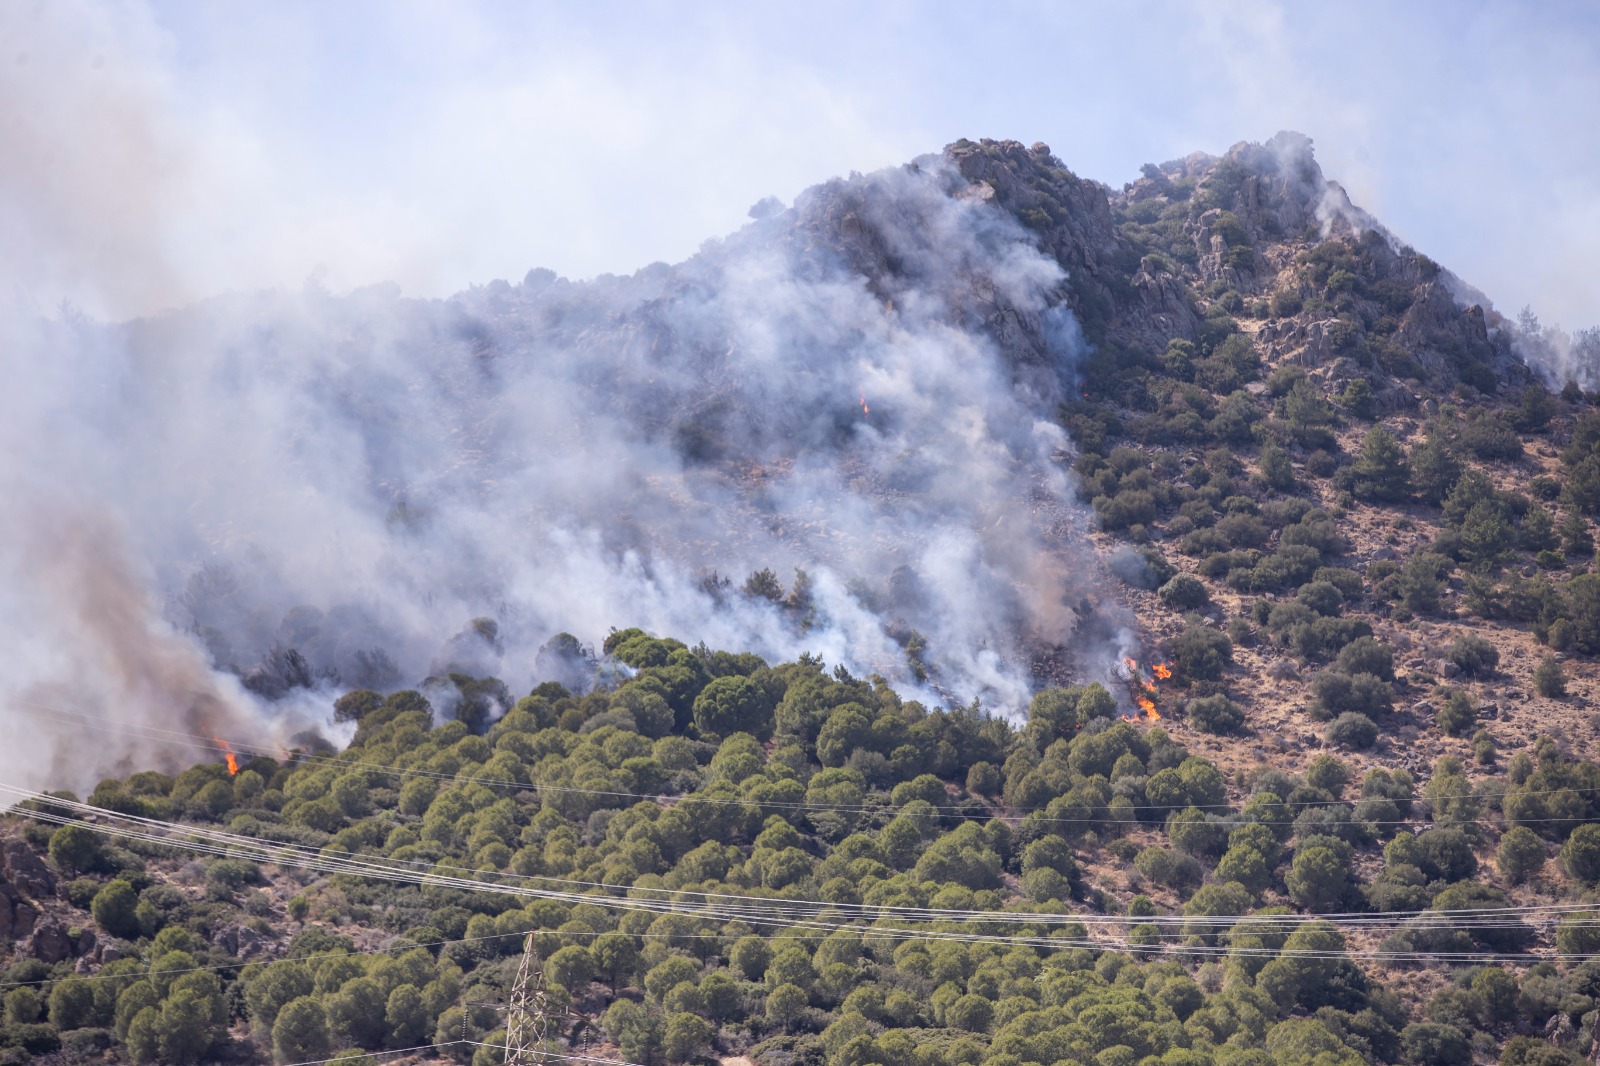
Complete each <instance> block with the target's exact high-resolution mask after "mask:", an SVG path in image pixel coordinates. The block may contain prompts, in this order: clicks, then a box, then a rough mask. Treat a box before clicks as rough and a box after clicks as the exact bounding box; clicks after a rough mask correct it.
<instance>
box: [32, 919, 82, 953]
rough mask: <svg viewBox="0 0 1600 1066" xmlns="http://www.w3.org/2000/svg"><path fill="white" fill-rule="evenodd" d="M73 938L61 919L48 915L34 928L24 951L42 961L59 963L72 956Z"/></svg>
mask: <svg viewBox="0 0 1600 1066" xmlns="http://www.w3.org/2000/svg"><path fill="white" fill-rule="evenodd" d="M74 946H75V945H74V943H73V938H72V936H71V935H70V934H69V933H68V932H67V927H66V926H64V925H62V924H61V922H60V921H59V920H57V919H56V918H53V917H47V918H45V919H44V920H43V921H41V922H40V923H39V924H38V927H37V928H35V929H34V931H33V936H32V937H30V938H29V939H28V942H27V944H26V945H24V947H23V952H24V953H25V954H28V955H32V956H33V957H34V958H36V959H38V960H39V961H40V962H44V963H50V964H54V963H58V962H60V961H61V960H62V959H67V958H71V957H72V949H73V947H74Z"/></svg>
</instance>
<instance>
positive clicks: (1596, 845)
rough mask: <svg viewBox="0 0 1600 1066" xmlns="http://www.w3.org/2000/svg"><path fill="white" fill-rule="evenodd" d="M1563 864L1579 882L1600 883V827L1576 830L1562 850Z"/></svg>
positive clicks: (1582, 827)
mask: <svg viewBox="0 0 1600 1066" xmlns="http://www.w3.org/2000/svg"><path fill="white" fill-rule="evenodd" d="M1561 863H1562V865H1564V866H1565V867H1566V868H1567V873H1569V874H1571V875H1572V876H1573V877H1574V878H1576V879H1577V880H1579V881H1586V882H1591V883H1592V882H1595V881H1600V825H1596V824H1594V823H1589V824H1587V825H1580V826H1578V828H1576V829H1574V830H1573V831H1572V835H1571V836H1570V837H1568V838H1567V842H1566V844H1564V845H1563V846H1562V848H1561Z"/></svg>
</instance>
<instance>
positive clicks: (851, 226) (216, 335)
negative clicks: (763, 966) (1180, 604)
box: [0, 158, 1092, 766]
mask: <svg viewBox="0 0 1600 1066" xmlns="http://www.w3.org/2000/svg"><path fill="white" fill-rule="evenodd" d="M983 191H984V189H983V187H981V186H980V187H978V188H976V189H974V188H972V187H969V186H968V185H967V184H966V183H965V181H963V180H962V179H961V178H960V176H959V175H957V174H955V173H954V172H953V171H952V170H951V169H949V168H948V167H947V166H946V165H945V163H944V162H943V161H942V160H940V159H936V158H930V159H927V160H923V161H920V163H919V164H918V165H915V166H912V167H907V168H903V169H899V170H893V171H886V172H883V173H880V174H876V175H872V176H870V177H866V178H855V179H852V180H851V181H849V182H836V183H833V184H832V185H829V186H823V187H820V188H818V189H816V190H813V191H812V192H811V193H808V194H807V195H806V196H805V197H803V198H802V200H801V202H800V203H799V204H797V205H796V207H795V208H794V209H792V210H789V211H782V212H777V213H774V214H772V215H771V216H770V217H767V218H764V219H762V220H760V221H757V222H755V223H752V224H751V225H750V226H749V227H747V228H746V229H745V230H743V231H741V232H740V233H739V234H736V235H734V236H733V237H730V238H729V239H727V240H726V241H723V242H718V243H713V244H711V245H708V246H707V247H706V249H704V250H703V251H702V253H701V254H700V255H698V256H696V257H695V258H694V259H692V260H690V261H689V262H688V263H685V264H683V265H681V266H678V267H666V266H660V265H657V266H654V267H650V268H647V269H645V270H643V271H641V272H639V273H638V274H636V275H634V276H632V277H629V278H615V277H606V278H601V279H597V280H596V281H593V282H588V283H572V282H568V281H565V280H561V279H558V278H556V277H554V276H553V275H550V274H549V273H548V272H542V271H535V272H533V273H531V274H530V275H529V277H528V279H527V280H526V281H525V282H524V283H522V284H521V285H508V284H506V283H504V282H496V283H493V284H491V285H489V286H487V287H486V288H482V289H475V290H473V291H471V292H468V293H463V294H461V295H459V296H457V297H455V298H453V299H451V300H448V301H443V302H439V301H411V300H405V299H401V298H400V297H399V295H398V293H397V292H396V291H394V290H393V289H392V288H386V287H381V286H380V287H375V288H373V289H370V290H364V291H361V292H358V293H355V294H352V295H350V296H348V297H340V298H336V297H333V296H330V295H328V294H326V293H324V292H320V291H317V290H315V289H314V288H308V289H307V291H304V292H301V293H297V294H282V293H271V294H260V295H253V296H233V297H224V298H217V299H213V300H209V301H206V302H204V303H202V304H200V305H198V306H195V307H193V308H189V309H186V310H184V311H181V312H176V313H172V314H169V315H165V316H161V317H158V318H154V319H146V320H139V321H134V322H131V323H127V324H124V325H115V326H99V325H93V324H89V323H85V322H81V321H72V320H70V319H69V320H65V321H51V322H42V321H39V320H37V319H33V320H28V319H26V317H25V316H13V317H12V318H11V319H10V321H9V322H8V329H9V331H10V340H11V345H10V347H9V348H8V356H7V359H8V362H9V363H11V366H10V367H9V368H8V370H7V376H8V378H9V379H10V381H11V384H12V387H11V388H9V389H8V390H6V397H5V399H4V400H3V401H0V405H3V408H4V410H3V411H0V416H3V419H4V429H3V430H0V432H3V433H4V444H5V453H4V454H5V455H6V459H5V460H4V463H5V469H4V471H3V478H4V487H5V489H6V498H7V499H8V500H9V501H10V508H9V512H8V514H7V518H6V520H7V523H8V526H9V528H8V529H7V530H6V537H5V540H4V551H5V556H6V559H5V561H6V564H7V568H8V572H9V576H10V580H11V587H12V589H13V590H15V592H16V597H15V601H14V603H13V604H12V605H11V606H10V608H9V609H8V610H7V611H6V612H5V615H4V617H3V619H0V623H3V625H4V630H3V634H4V637H5V640H4V643H5V645H6V649H5V651H4V652H0V656H3V658H4V660H5V661H4V663H3V664H0V665H3V677H4V681H3V682H0V684H3V685H4V686H5V698H6V699H7V700H8V701H10V703H11V704H12V705H13V706H16V707H21V706H23V705H24V704H26V705H28V706H33V707H37V706H39V705H49V704H51V702H52V701H55V702H56V703H58V704H59V705H61V706H63V707H68V708H72V709H74V710H76V711H78V712H81V713H91V714H95V715H100V716H104V717H106V718H108V719H110V720H115V721H142V722H149V723H172V722H183V721H186V720H195V721H199V720H200V719H204V720H205V722H211V721H216V720H217V719H218V718H219V717H222V716H226V715H228V714H233V715H240V714H247V713H251V710H252V708H255V709H257V713H260V714H263V715H264V717H265V718H267V719H272V718H274V717H277V718H283V717H284V716H285V715H286V714H287V718H288V720H289V722H290V724H289V725H286V726H285V727H284V728H291V727H292V725H293V723H295V722H298V720H299V719H300V717H301V716H303V715H304V714H306V713H309V714H313V715H314V714H315V713H317V708H318V706H320V707H321V708H323V709H325V707H326V704H327V702H328V700H330V699H331V698H332V695H334V694H335V693H336V692H337V691H339V690H340V689H341V688H343V687H349V686H352V685H375V686H391V687H392V686H399V685H413V684H417V683H419V682H420V681H421V680H422V679H423V678H424V677H425V676H426V675H428V674H430V673H434V672H438V671H440V670H443V669H447V668H452V667H454V668H460V669H465V670H467V671H469V672H472V673H479V674H489V673H492V674H495V675H497V676H499V677H501V678H503V679H504V680H506V681H507V682H508V683H509V684H510V685H511V687H512V689H513V690H514V691H515V690H525V689H526V688H527V687H528V686H529V685H531V684H532V683H533V682H535V681H536V680H539V677H538V676H537V675H538V673H539V670H538V669H537V668H536V658H537V650H538V649H539V648H540V646H541V645H542V644H543V643H544V642H545V641H547V640H548V639H549V638H550V637H551V636H552V635H553V634H555V633H556V632H558V631H562V630H565V631H570V632H572V633H574V634H576V635H577V636H578V637H579V638H580V639H581V640H584V641H586V642H593V643H596V644H598V643H599V641H600V640H601V639H602V638H603V637H604V635H605V634H606V632H607V631H608V630H609V629H610V628H611V627H622V626H630V625H637V626H641V627H644V628H646V629H649V630H652V631H655V632H658V633H662V634H669V635H673V636H678V637H680V638H682V639H685V640H687V641H689V642H691V643H692V642H695V641H701V640H703V641H705V642H707V643H708V644H710V645H712V646H713V647H727V648H733V649H741V650H743V649H751V650H755V651H758V652H760V653H762V654H765V655H768V656H771V657H775V658H776V657H792V656H794V655H796V654H798V653H800V652H802V651H811V652H814V653H819V654H821V655H823V656H824V657H825V658H827V659H828V660H829V661H831V662H837V663H842V664H845V665H847V666H849V667H850V668H852V669H855V670H861V671H878V672H882V673H884V674H886V675H888V676H890V677H891V678H893V679H895V680H896V681H898V682H900V683H903V684H907V685H911V686H913V687H915V686H916V685H917V684H918V682H917V680H916V678H915V677H914V676H913V669H912V667H911V666H910V664H909V662H908V658H907V654H906V649H905V647H904V644H905V642H906V640H907V638H908V637H909V636H910V634H911V632H912V631H916V632H918V633H920V634H921V635H922V636H923V637H924V638H925V640H926V643H927V650H926V652H924V653H923V658H924V659H925V661H926V665H927V685H928V687H929V690H930V691H929V696H930V697H932V698H951V699H961V700H968V699H971V698H974V697H979V698H982V699H983V700H984V701H985V702H986V703H987V704H989V705H991V706H996V707H999V708H1001V709H1005V710H1010V711H1017V710H1020V708H1021V706H1022V704H1023V703H1024V702H1025V701H1026V698H1027V695H1028V692H1029V690H1030V687H1031V686H1032V679H1031V678H1030V675H1029V670H1028V664H1027V655H1026V650H1025V646H1026V645H1030V644H1033V645H1036V644H1041V643H1044V644H1067V643H1069V642H1070V641H1071V639H1072V634H1073V631H1074V628H1075V627H1076V626H1077V624H1078V618H1077V614H1076V610H1075V608H1076V607H1077V604H1078V603H1079V602H1080V601H1081V599H1082V597H1083V595H1084V593H1085V591H1086V590H1087V589H1088V588H1089V587H1090V584H1091V581H1092V579H1091V578H1090V577H1089V576H1088V574H1089V573H1090V571H1091V570H1092V567H1090V566H1089V565H1088V564H1087V562H1086V560H1087V558H1088V556H1089V551H1088V549H1087V546H1086V540H1085V539H1084V538H1083V537H1082V535H1081V534H1082V526H1081V523H1083V522H1084V521H1085V517H1084V511H1083V510H1082V508H1081V507H1079V506H1078V505H1076V504H1075V503H1073V495H1072V490H1071V487H1070V485H1069V484H1068V479H1067V473H1066V463H1065V460H1066V459H1067V457H1068V455H1067V452H1068V442H1067V440H1066V439H1065V437H1064V435H1063V433H1062V431H1061V430H1060V428H1059V427H1058V426H1057V425H1056V423H1055V422H1054V421H1053V420H1052V418H1051V415H1052V413H1053V410H1054V406H1055V403H1056V401H1057V400H1058V393H1057V389H1058V388H1059V387H1060V385H1061V384H1062V383H1063V382H1065V381H1066V380H1067V379H1068V378H1069V376H1070V372H1071V363H1072V361H1073V359H1074V358H1075V357H1076V355H1077V354H1078V351H1077V349H1078V346H1079V344H1080V342H1079V340H1078V338H1077V333H1076V328H1075V325H1074V323H1073V322H1072V320H1071V317H1070V315H1069V314H1068V313H1067V312H1066V310H1065V308H1064V307H1061V306H1060V305H1059V300H1060V298H1061V296H1062V294H1063V291H1064V290H1063V282H1064V278H1063V275H1062V272H1061V270H1060V268H1059V267H1058V265H1057V264H1056V263H1055V261H1054V260H1052V259H1050V258H1048V257H1047V256H1045V255H1043V254H1042V253H1040V252H1039V251H1038V250H1037V249H1036V247H1035V245H1034V243H1033V241H1032V240H1031V238H1030V237H1029V236H1028V235H1027V234H1026V233H1025V232H1024V231H1023V230H1022V229H1021V228H1020V227H1019V226H1017V225H1016V223H1015V222H1014V221H1013V220H1012V219H1011V218H1010V217H1009V216H1007V215H1005V214H1004V213H1003V212H1001V211H1000V210H998V209H997V208H996V207H995V206H993V205H992V204H991V203H989V202H987V201H986V200H985V199H984V197H983V196H982V195H980V194H981V193H982V192H983ZM761 568H770V569H772V570H773V571H775V572H776V574H777V575H778V577H779V578H780V580H782V581H783V582H784V583H785V584H791V583H792V582H793V580H794V576H795V572H796V571H797V570H800V569H803V570H805V571H806V572H807V573H808V574H809V576H810V578H811V581H812V589H811V597H812V607H811V610H810V612H809V616H806V613H805V612H802V611H796V610H784V609H780V608H779V607H778V606H776V605H774V604H772V603H771V602H769V601H768V600H765V599H761V598H759V597H750V596H746V595H744V594H742V593H741V592H740V591H739V586H740V585H741V584H742V583H743V581H744V579H745V577H746V575H747V574H749V573H751V572H752V571H755V570H758V569H761ZM711 569H715V570H717V571H720V572H721V573H722V574H724V575H727V576H728V577H731V578H732V579H733V581H734V584H733V587H732V589H729V590H717V589H709V590H708V588H707V582H706V581H705V577H706V574H707V572H708V571H709V570H711ZM803 616H804V621H803V622H802V618H803ZM475 618H489V619H492V620H493V621H494V623H495V628H494V629H493V630H489V629H485V628H481V627H480V629H472V628H470V627H469V626H468V623H469V621H470V620H472V619H475ZM241 679H245V680H247V681H248V683H249V685H250V687H251V688H252V689H254V690H255V694H254V695H252V694H250V693H247V692H245V691H244V689H243V688H242V687H241ZM263 697H265V698H269V699H275V700H277V701H279V702H277V703H276V704H275V705H274V707H273V708H272V709H270V710H267V711H264V712H262V711H259V708H260V707H262V706H264V704H263V702H262V698H263ZM285 697H287V698H285ZM285 708H297V711H296V712H294V713H289V712H286V710H285ZM324 713H325V710H324ZM58 743H59V742H58ZM33 765H35V766H40V765H45V764H43V763H39V762H34V763H33Z"/></svg>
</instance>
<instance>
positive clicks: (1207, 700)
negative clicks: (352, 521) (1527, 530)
mask: <svg viewBox="0 0 1600 1066" xmlns="http://www.w3.org/2000/svg"><path fill="white" fill-rule="evenodd" d="M1184 713H1185V714H1187V715H1188V717H1189V724H1190V725H1192V726H1194V727H1195V728H1196V729H1198V730H1200V731H1201V732H1202V733H1215V734H1217V735H1218V736H1232V735H1234V734H1237V733H1240V732H1242V731H1243V730H1244V711H1243V710H1241V709H1240V707H1239V705H1238V704H1237V703H1234V702H1233V701H1232V700H1230V699H1229V698H1228V697H1227V696H1225V695H1223V694H1222V693H1220V692H1219V693H1217V694H1215V695H1212V696H1200V697H1198V698H1196V699H1192V700H1190V701H1189V702H1188V704H1187V705H1186V706H1185V707H1184Z"/></svg>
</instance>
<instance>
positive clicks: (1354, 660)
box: [1333, 637, 1394, 681]
mask: <svg viewBox="0 0 1600 1066" xmlns="http://www.w3.org/2000/svg"><path fill="white" fill-rule="evenodd" d="M1333 665H1334V667H1335V668H1336V669H1339V670H1342V671H1344V672H1345V673H1347V674H1371V675H1372V676H1374V677H1376V678H1378V680H1380V681H1393V680H1394V652H1393V651H1392V650H1391V649H1390V648H1389V647H1387V646H1386V645H1383V644H1380V643H1378V641H1377V640H1376V639H1375V638H1373V637H1357V638H1356V639H1355V640H1352V641H1351V642H1350V643H1349V644H1346V645H1345V646H1344V647H1343V648H1341V649H1339V655H1338V657H1337V658H1336V659H1335V660H1334V664H1333Z"/></svg>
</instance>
